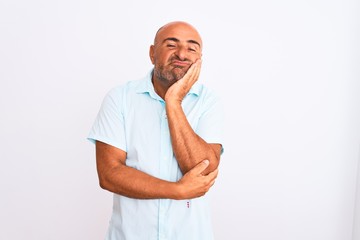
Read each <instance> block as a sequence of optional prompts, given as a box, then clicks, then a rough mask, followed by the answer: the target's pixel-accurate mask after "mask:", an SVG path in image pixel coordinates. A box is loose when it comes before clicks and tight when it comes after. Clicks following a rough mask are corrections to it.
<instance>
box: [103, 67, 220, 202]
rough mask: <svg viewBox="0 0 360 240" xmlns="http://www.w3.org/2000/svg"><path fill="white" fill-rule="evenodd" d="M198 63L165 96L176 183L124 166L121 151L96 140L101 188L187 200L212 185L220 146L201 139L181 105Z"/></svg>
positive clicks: (145, 196)
mask: <svg viewBox="0 0 360 240" xmlns="http://www.w3.org/2000/svg"><path fill="white" fill-rule="evenodd" d="M200 64H201V63H200V62H197V63H195V64H193V66H192V67H191V68H190V69H189V70H188V73H187V74H186V75H185V76H184V78H182V79H181V80H179V81H178V82H177V83H175V84H174V85H173V86H172V87H170V88H169V90H168V92H167V94H166V95H165V101H166V111H167V115H168V122H169V129H170V135H171V141H172V146H173V151H174V154H175V157H176V159H177V161H178V164H179V167H180V169H181V171H182V173H183V174H184V175H183V177H182V178H181V179H180V180H179V181H178V182H169V181H165V180H162V179H159V178H156V177H153V176H151V175H149V174H146V173H144V172H142V171H139V170H137V169H134V168H131V167H128V166H126V164H125V161H126V152H125V151H123V150H121V149H118V148H116V147H113V146H111V145H108V144H106V143H103V142H100V141H97V142H96V164H97V171H98V177H99V183H100V186H101V187H102V188H104V189H106V190H109V191H111V192H114V193H117V194H120V195H123V196H127V197H130V198H137V199H155V198H170V199H191V198H196V197H200V196H203V195H204V194H205V193H206V192H207V191H208V190H209V189H210V187H211V186H212V185H213V184H214V182H215V179H216V177H217V174H218V169H217V167H218V165H219V160H220V151H221V145H220V144H208V143H206V142H205V141H204V140H203V139H201V138H200V137H199V136H198V135H197V134H196V133H195V132H194V131H193V130H192V128H191V126H190V124H189V123H188V121H187V119H186V116H185V114H184V112H183V110H182V107H181V101H182V99H183V97H184V96H185V95H186V93H187V92H188V91H189V90H190V88H191V86H192V85H193V84H194V83H195V82H196V81H197V79H198V76H199V72H200Z"/></svg>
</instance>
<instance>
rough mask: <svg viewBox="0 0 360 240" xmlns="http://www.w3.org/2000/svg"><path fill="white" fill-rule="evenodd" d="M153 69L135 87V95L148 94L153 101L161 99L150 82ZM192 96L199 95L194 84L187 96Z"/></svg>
mask: <svg viewBox="0 0 360 240" xmlns="http://www.w3.org/2000/svg"><path fill="white" fill-rule="evenodd" d="M153 71H154V69H152V70H151V71H149V73H148V74H147V75H146V77H145V78H144V81H141V83H140V84H139V85H138V86H137V90H136V92H137V93H148V94H149V95H150V96H151V97H152V98H154V99H161V97H159V95H158V94H157V93H156V92H155V89H154V85H153V84H152V82H151V78H152V74H153ZM190 94H194V95H196V96H199V95H200V84H199V83H198V82H196V83H195V84H194V85H193V86H192V88H191V89H190V91H189V92H188V94H187V95H190Z"/></svg>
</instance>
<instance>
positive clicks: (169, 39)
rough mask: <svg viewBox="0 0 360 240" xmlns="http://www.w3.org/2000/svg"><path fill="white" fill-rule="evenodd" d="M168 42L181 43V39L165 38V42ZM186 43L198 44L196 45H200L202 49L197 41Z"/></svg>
mask: <svg viewBox="0 0 360 240" xmlns="http://www.w3.org/2000/svg"><path fill="white" fill-rule="evenodd" d="M166 41H174V42H180V40H179V39H177V38H174V37H169V38H165V39H164V41H163V42H166ZM186 42H188V43H193V44H196V45H199V47H201V45H200V43H199V42H197V41H195V40H191V39H190V40H187V41H186Z"/></svg>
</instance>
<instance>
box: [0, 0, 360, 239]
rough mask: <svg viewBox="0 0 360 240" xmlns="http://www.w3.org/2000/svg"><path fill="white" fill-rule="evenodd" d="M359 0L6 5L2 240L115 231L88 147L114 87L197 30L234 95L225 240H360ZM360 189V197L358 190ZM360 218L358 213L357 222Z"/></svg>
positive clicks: (217, 74) (0, 24) (208, 61)
mask: <svg viewBox="0 0 360 240" xmlns="http://www.w3.org/2000/svg"><path fill="white" fill-rule="evenodd" d="M359 10H360V6H359V1H355V0H332V1H325V0H305V1H282V0H275V1H265V0H256V1H240V2H238V1H230V0H224V1H220V2H219V1H216V2H215V1H190V0H185V1H179V2H168V1H159V0H157V1H113V0H110V1H98V0H87V1H85V0H72V1H69V0H62V1H60V0H55V1H45V0H33V1H25V0H13V1H9V0H8V1H6V0H2V1H1V2H0V81H1V82H0V83H1V85H0V86H1V87H0V109H1V117H0V130H1V133H0V134H1V138H0V151H1V152H0V157H1V165H2V166H1V168H0V187H1V188H0V189H1V197H0V239H6V240H8V239H16V240H18V239H27V240H39V239H44V240H48V239H52V240H64V239H71V240H72V239H76V240H78V239H86V240H97V239H103V236H104V233H105V231H106V228H107V223H108V220H109V217H110V213H111V204H112V202H111V201H112V195H111V193H109V192H106V191H103V190H101V189H100V188H99V187H98V182H97V175H96V169H95V157H94V147H93V145H92V144H90V143H89V142H87V141H86V136H87V134H88V131H89V129H90V127H91V125H92V123H93V121H94V118H95V116H96V114H97V111H98V109H99V107H100V104H101V101H102V99H103V97H104V95H105V93H106V92H107V91H108V90H109V89H110V88H112V87H114V86H116V85H118V84H122V83H124V82H126V81H128V80H133V79H137V78H139V77H142V76H144V75H145V74H146V73H147V72H148V71H149V70H150V68H151V64H150V60H149V58H148V49H149V46H150V44H151V43H152V40H153V37H154V33H155V32H156V30H157V29H158V28H159V27H160V26H161V25H163V24H165V23H166V22H168V21H173V20H185V21H188V22H190V23H192V24H193V25H194V26H195V27H197V28H198V30H199V31H200V33H201V34H202V37H203V41H204V55H203V59H204V60H203V68H202V73H201V80H200V81H203V82H204V83H206V84H207V85H209V86H210V87H212V88H214V89H215V90H216V91H217V92H218V93H219V95H220V96H221V97H222V99H223V102H224V107H225V113H226V116H225V117H226V129H225V130H226V132H225V137H226V140H225V142H224V146H225V154H224V155H223V157H222V162H221V166H220V175H219V178H218V180H217V183H216V185H215V186H214V188H213V189H212V190H211V191H210V193H209V194H211V195H212V197H213V204H212V206H213V219H214V228H215V234H216V239H217V240H228V239H239V240H264V239H266V240H351V239H353V240H355V239H356V240H358V239H360V232H359V226H360V220H359V218H360V217H359V216H360V206H359V204H358V205H357V206H356V203H358V202H359V201H360V198H359V197H358V199H357V200H356V179H357V169H358V162H359V160H360V148H359V146H360V141H359V137H360V136H359V135H360V134H359V133H360V127H359V122H360V118H359V116H360V112H359V110H360V96H359V95H360V71H359V66H360V57H359V56H360V48H359V42H360V25H359V24H360V19H359V12H360V11H359ZM357 186H358V187H357V188H358V195H359V192H360V189H359V186H360V184H359V183H358V185H357ZM356 214H357V215H356Z"/></svg>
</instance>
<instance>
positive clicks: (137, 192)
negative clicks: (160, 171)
mask: <svg viewBox="0 0 360 240" xmlns="http://www.w3.org/2000/svg"><path fill="white" fill-rule="evenodd" d="M98 175H99V180H100V186H101V187H102V188H103V189H106V190H108V191H111V192H113V193H117V194H119V195H123V196H126V197H129V198H137V199H158V198H169V199H180V198H181V194H180V192H179V186H177V183H175V182H169V181H165V180H161V179H159V178H156V177H153V176H151V175H148V174H146V173H144V172H141V171H139V170H137V169H134V168H131V167H128V166H125V165H122V164H119V165H118V166H115V167H113V168H110V169H106V170H105V169H98Z"/></svg>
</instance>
